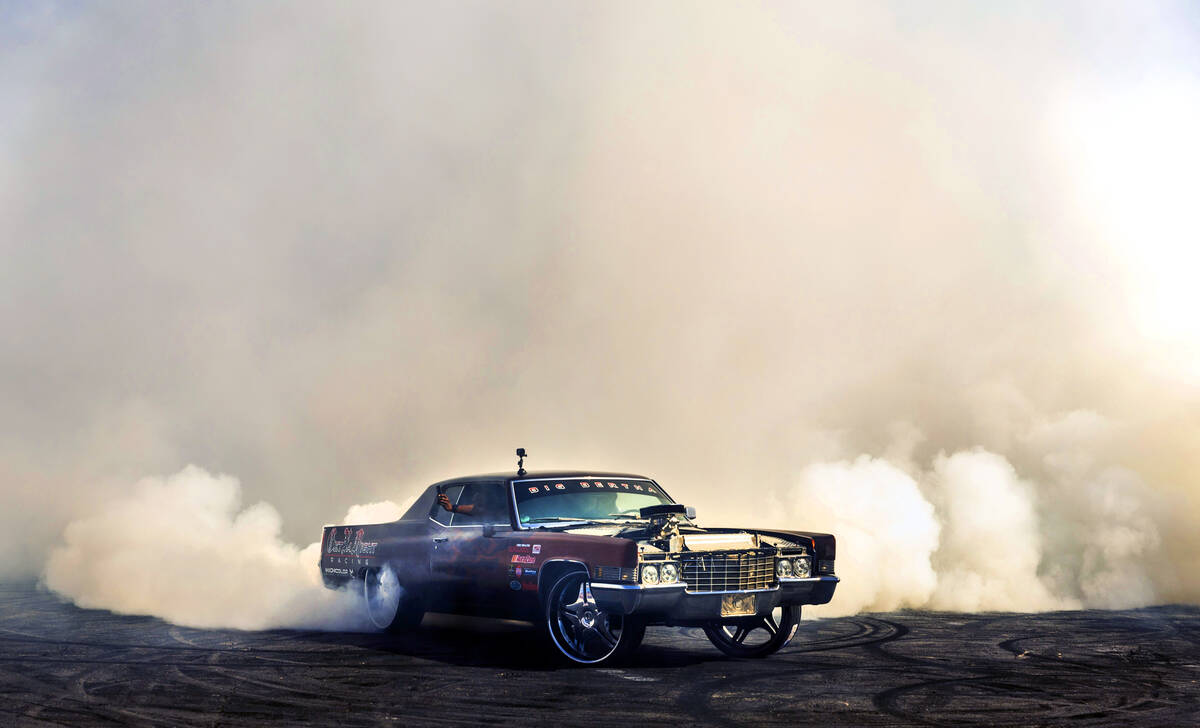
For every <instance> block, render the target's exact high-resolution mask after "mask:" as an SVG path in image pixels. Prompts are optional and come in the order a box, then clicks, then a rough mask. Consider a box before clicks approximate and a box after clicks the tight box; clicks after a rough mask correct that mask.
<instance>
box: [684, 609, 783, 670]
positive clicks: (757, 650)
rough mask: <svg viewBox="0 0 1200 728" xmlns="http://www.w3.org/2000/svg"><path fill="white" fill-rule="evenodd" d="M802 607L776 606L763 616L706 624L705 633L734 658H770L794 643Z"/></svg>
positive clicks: (719, 647) (715, 644)
mask: <svg viewBox="0 0 1200 728" xmlns="http://www.w3.org/2000/svg"><path fill="white" fill-rule="evenodd" d="M799 625H800V605H798V604H793V605H789V606H782V607H775V608H774V609H772V610H771V612H770V613H769V614H767V615H765V616H762V617H739V618H737V619H729V620H725V621H723V622H712V623H710V624H707V625H705V627H704V634H706V635H708V639H709V641H710V642H712V643H713V645H714V646H716V648H717V649H718V650H720V651H721V652H724V653H725V654H727V655H729V656H730V657H766V656H767V655H770V654H774V653H775V652H777V651H779V649H780V648H781V647H783V646H784V645H786V644H787V643H788V642H791V641H792V635H794V634H796V628H797V627H798V626H799Z"/></svg>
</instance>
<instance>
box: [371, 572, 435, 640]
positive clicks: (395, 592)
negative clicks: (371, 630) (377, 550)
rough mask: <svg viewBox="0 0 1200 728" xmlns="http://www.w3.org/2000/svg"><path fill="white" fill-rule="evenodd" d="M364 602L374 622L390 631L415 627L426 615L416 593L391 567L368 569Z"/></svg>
mask: <svg viewBox="0 0 1200 728" xmlns="http://www.w3.org/2000/svg"><path fill="white" fill-rule="evenodd" d="M363 601H365V602H366V607H367V618H368V619H370V620H371V624H373V625H375V627H377V628H378V629H382V630H387V631H389V632H401V631H404V630H408V629H412V628H413V627H416V626H417V625H418V624H420V623H421V618H422V617H423V616H425V610H424V609H423V608H422V607H421V605H420V602H419V600H418V599H417V598H416V595H414V594H412V593H410V592H409V591H408V590H406V589H405V588H404V586H403V585H402V584H401V583H400V579H399V578H398V577H397V576H396V572H395V571H393V570H392V567H390V566H385V567H383V568H381V569H368V570H367V573H366V574H365V575H364V576H363Z"/></svg>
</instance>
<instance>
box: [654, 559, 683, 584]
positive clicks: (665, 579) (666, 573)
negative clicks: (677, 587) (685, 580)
mask: <svg viewBox="0 0 1200 728" xmlns="http://www.w3.org/2000/svg"><path fill="white" fill-rule="evenodd" d="M658 578H659V579H661V580H662V583H664V584H674V583H675V582H677V581H679V567H678V566H676V565H675V564H671V563H667V564H663V565H662V566H660V567H659V568H658Z"/></svg>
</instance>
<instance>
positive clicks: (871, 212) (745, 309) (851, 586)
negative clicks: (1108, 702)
mask: <svg viewBox="0 0 1200 728" xmlns="http://www.w3.org/2000/svg"><path fill="white" fill-rule="evenodd" d="M1196 29H1197V15H1196V12H1195V9H1194V8H1192V7H1191V6H1190V5H1188V4H1172V3H1139V4H1137V5H1136V6H1121V7H1097V6H1095V4H1093V3H1081V4H1070V3H1068V4H1059V5H1055V6H1054V7H1052V8H1045V7H1041V8H1037V9H1036V10H1033V9H1028V8H1022V7H1004V8H995V7H976V6H961V5H956V4H940V3H897V4H886V3H861V4H859V3H852V4H848V5H839V6H838V7H837V8H832V9H831V8H828V7H822V8H819V9H817V8H806V7H799V6H796V5H795V4H792V3H778V4H773V3H768V4H763V5H758V6H755V7H753V8H747V7H741V6H737V7H735V6H731V5H726V4H721V3H713V4H708V3H699V4H697V3H681V4H675V3H653V4H645V3H605V4H603V5H596V6H585V7H580V6H576V5H569V4H568V5H561V4H551V5H546V4H532V3H529V4H527V3H522V2H517V3H501V4H496V3H471V2H467V3H455V4H453V5H451V6H448V7H445V6H440V5H436V4H430V3H356V4H354V5H353V6H350V7H335V6H333V5H327V4H307V3H278V4H274V3H256V4H252V5H245V4H230V3H220V2H214V3H205V4H202V5H197V6H188V7H178V6H170V5H161V4H154V3H146V4H139V3H125V4H121V5H118V6H107V5H102V4H87V3H82V4H81V3H64V4H61V5H59V4H52V3H51V4H38V5H36V6H23V5H12V6H6V7H5V8H3V9H0V118H3V119H5V124H3V125H0V230H3V233H2V234H0V254H2V255H3V259H4V261H5V264H4V265H2V266H0V335H2V338H0V342H2V343H0V496H2V499H3V503H4V507H3V508H2V509H0V578H4V579H31V578H38V577H41V578H43V579H44V581H45V583H46V584H47V585H49V586H50V587H51V588H53V589H55V590H56V591H59V592H60V593H63V594H65V595H68V596H69V597H70V598H72V599H74V600H76V601H77V602H78V603H80V604H85V605H91V606H103V607H107V608H112V609H119V610H123V611H134V612H145V613H150V614H159V615H162V616H164V617H167V618H169V619H172V620H175V621H179V622H184V623H188V624H200V625H217V624H226V625H233V626H243V627H259V626H267V625H280V624H306V625H313V624H320V623H322V621H321V620H329V621H328V622H326V623H329V624H335V623H336V624H341V622H339V621H338V620H339V619H341V617H340V616H339V615H340V614H341V613H340V612H339V611H338V607H337V606H336V605H334V603H333V601H328V600H336V598H337V597H336V595H335V594H325V593H324V592H323V590H320V589H314V586H313V584H314V582H313V579H314V578H315V571H314V569H313V568H312V563H313V559H312V558H309V556H308V555H306V554H305V553H304V549H303V545H304V544H308V543H311V542H312V541H314V540H315V539H316V538H317V537H318V535H319V528H320V526H321V524H323V523H326V522H330V521H332V520H335V519H336V518H337V517H338V516H339V515H340V514H342V513H344V512H345V511H346V510H347V509H348V508H349V507H350V506H351V505H352V504H355V503H370V502H375V503H378V502H386V501H392V502H396V503H402V502H404V501H405V500H406V499H408V498H411V497H412V496H413V495H414V494H415V492H416V491H417V490H418V489H419V488H420V487H422V486H423V485H425V484H427V483H429V482H432V481H433V480H435V479H439V478H443V477H450V476H453V475H458V474H464V473H471V472H486V471H496V470H507V469H509V468H513V467H515V462H513V458H512V456H511V455H510V453H511V452H512V451H513V448H515V447H517V446H524V447H526V448H528V449H529V451H530V453H531V458H530V460H529V461H528V462H527V465H531V466H533V467H559V466H562V467H584V468H588V467H595V468H605V469H621V470H629V471H635V472H644V473H646V474H648V475H651V476H653V477H655V478H657V479H658V480H659V481H660V482H661V483H663V485H664V486H665V487H666V488H667V489H668V491H669V492H671V493H672V495H675V496H676V497H678V498H679V499H680V500H683V501H685V502H688V503H689V504H692V505H695V506H696V507H697V508H698V509H699V511H700V514H701V517H702V520H703V521H704V522H706V523H711V524H722V525H725V524H730V525H736V524H748V525H753V524H763V525H772V526H791V527H796V528H806V529H811V530H822V531H831V532H834V533H836V534H837V535H838V536H839V539H840V540H839V562H840V566H839V569H840V572H841V575H842V576H843V579H844V582H843V584H842V586H841V587H840V588H839V592H838V596H837V597H836V598H835V601H834V603H833V604H831V605H830V606H829V607H828V608H827V609H826V611H825V612H824V613H827V614H832V613H845V612H850V611H856V610H869V609H892V608H897V607H903V606H924V607H932V608H940V609H968V610H974V609H1030V610H1032V609H1058V608H1070V607H1076V606H1099V607H1120V606H1130V605H1138V604H1148V603H1154V602H1193V603H1196V602H1200V535H1198V534H1200V528H1197V524H1198V523H1200V482H1198V480H1197V473H1200V420H1198V419H1197V417H1196V413H1197V412H1198V411H1200V391H1198V389H1197V387H1198V385H1200V325H1197V324H1196V317H1195V316H1194V314H1193V313H1192V312H1194V311H1195V310H1197V308H1200V297H1197V294H1196V292H1195V291H1196V287H1195V286H1194V284H1193V281H1192V280H1191V278H1192V276H1191V275H1190V271H1192V270H1195V269H1196V267H1197V266H1200V260H1198V259H1197V258H1196V255H1197V254H1196V253H1195V246H1194V244H1193V243H1194V241H1195V240H1196V239H1197V232H1200V226H1198V225H1197V219H1196V216H1195V212H1194V210H1193V209H1192V208H1193V207H1194V205H1192V204H1191V201H1192V200H1194V199H1195V197H1196V195H1195V192H1196V191H1197V190H1198V189H1200V185H1198V182H1197V170H1198V169H1200V147H1198V146H1197V143H1196V141H1195V139H1196V138H1195V135H1194V133H1193V131H1192V130H1194V129H1195V128H1198V127H1200V90H1198V89H1200V54H1198V53H1197V50H1196V44H1195V42H1194V39H1195V33H1196ZM193 463H194V464H196V465H197V466H199V467H200V468H203V469H204V470H203V471H202V470H198V469H189V468H187V466H188V465H189V464H193ZM206 471H207V472H208V473H229V474H231V475H232V476H236V478H237V479H238V481H237V482H238V483H240V485H235V481H233V480H232V479H231V478H230V477H227V476H213V475H207V474H205V472H206ZM171 474H174V475H171ZM134 484H136V485H134ZM242 503H250V504H252V505H250V506H248V507H244V506H243V505H242ZM253 504H258V505H253ZM265 504H271V505H265ZM381 508H382V509H383V510H379V511H375V512H374V513H373V514H363V515H359V514H358V513H351V514H349V516H350V520H359V519H360V518H362V519H364V520H375V519H376V518H383V517H385V516H386V508H387V507H386V506H383V507H381ZM393 512H394V511H393ZM380 514H382V515H380ZM368 515H369V516H370V517H367V516H368ZM264 584H265V585H268V586H267V587H265V588H264V586H263V585H264ZM199 585H203V589H200V588H199ZM253 585H257V586H253ZM298 604H302V605H305V606H297V605H298ZM231 605H234V606H231ZM312 605H318V607H316V608H314V607H312ZM839 610H840V611H839Z"/></svg>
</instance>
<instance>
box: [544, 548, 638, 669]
mask: <svg viewBox="0 0 1200 728" xmlns="http://www.w3.org/2000/svg"><path fill="white" fill-rule="evenodd" d="M545 624H546V632H547V633H548V634H549V636H550V643H551V644H552V645H553V646H554V647H555V649H557V651H558V654H560V655H561V656H562V657H564V658H566V659H567V660H569V661H570V662H572V663H575V664H579V665H599V664H612V663H614V662H619V661H620V660H621V659H623V658H625V657H627V656H628V655H629V653H630V652H632V651H633V649H634V648H635V647H637V644H638V643H640V642H641V641H642V636H643V635H644V634H645V632H646V625H645V623H643V622H640V621H637V620H627V619H625V618H624V617H623V616H621V615H619V614H612V613H610V612H607V611H605V610H603V609H601V608H600V607H599V605H597V604H596V601H595V599H594V598H593V597H592V588H591V584H590V583H589V582H588V577H587V574H586V573H585V572H582V571H571V572H568V573H566V574H563V575H562V576H561V577H559V578H558V579H557V580H556V581H555V582H554V586H552V587H550V591H549V592H548V593H547V595H546V613H545Z"/></svg>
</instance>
